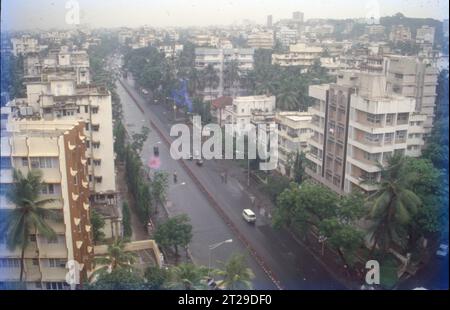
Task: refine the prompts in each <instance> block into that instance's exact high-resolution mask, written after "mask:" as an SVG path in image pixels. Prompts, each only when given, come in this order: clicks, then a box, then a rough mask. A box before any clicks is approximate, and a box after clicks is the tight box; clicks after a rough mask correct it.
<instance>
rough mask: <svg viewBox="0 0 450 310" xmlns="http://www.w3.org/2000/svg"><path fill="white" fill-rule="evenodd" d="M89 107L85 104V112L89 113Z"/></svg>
mask: <svg viewBox="0 0 450 310" xmlns="http://www.w3.org/2000/svg"><path fill="white" fill-rule="evenodd" d="M88 108H89V107H88V106H87V105H85V106H84V113H88ZM86 125H87V124H86ZM86 129H87V127H86Z"/></svg>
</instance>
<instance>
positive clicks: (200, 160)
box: [195, 159, 203, 166]
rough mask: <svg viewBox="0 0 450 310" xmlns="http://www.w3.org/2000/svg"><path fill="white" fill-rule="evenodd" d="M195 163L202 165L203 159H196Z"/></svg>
mask: <svg viewBox="0 0 450 310" xmlns="http://www.w3.org/2000/svg"><path fill="white" fill-rule="evenodd" d="M195 163H196V164H197V166H202V165H203V159H197V161H196V162H195Z"/></svg>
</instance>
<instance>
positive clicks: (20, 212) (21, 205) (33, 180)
mask: <svg viewBox="0 0 450 310" xmlns="http://www.w3.org/2000/svg"><path fill="white" fill-rule="evenodd" d="M13 180H14V183H13V186H12V188H11V190H10V191H8V192H7V198H8V200H9V201H11V202H12V203H13V204H15V206H16V207H15V209H13V210H12V211H11V212H10V214H9V215H8V219H7V225H6V226H7V227H6V237H7V246H8V248H9V249H10V250H14V249H16V248H17V247H20V248H21V255H20V281H21V282H22V280H23V271H24V257H25V249H26V247H27V245H28V242H29V239H30V238H29V235H30V233H32V232H34V233H35V234H36V233H39V234H42V235H43V236H44V237H46V238H48V239H50V240H51V239H54V238H55V237H56V233H55V232H54V230H53V229H52V228H51V227H50V225H49V224H48V223H47V222H46V220H47V219H58V216H57V214H56V213H55V212H54V211H52V210H49V209H45V208H44V207H43V206H44V205H45V204H47V203H50V202H54V201H55V199H50V198H45V199H41V198H40V197H39V196H40V192H41V188H42V173H41V171H40V170H31V171H29V172H28V174H27V176H26V177H24V176H23V174H22V172H21V171H20V170H14V172H13Z"/></svg>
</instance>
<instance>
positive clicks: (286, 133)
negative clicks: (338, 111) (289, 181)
mask: <svg viewBox="0 0 450 310" xmlns="http://www.w3.org/2000/svg"><path fill="white" fill-rule="evenodd" d="M311 118H312V115H311V113H309V112H278V113H276V116H275V122H276V123H277V125H278V170H279V171H280V173H281V174H283V175H286V174H289V175H290V173H291V172H290V167H289V165H291V164H292V163H289V160H288V159H289V158H291V159H292V156H293V155H294V154H297V152H299V153H301V152H306V151H307V150H308V140H309V139H310V138H311V135H312V130H311V128H310V122H311Z"/></svg>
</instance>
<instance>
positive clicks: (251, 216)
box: [242, 209, 256, 223]
mask: <svg viewBox="0 0 450 310" xmlns="http://www.w3.org/2000/svg"><path fill="white" fill-rule="evenodd" d="M242 217H243V218H244V220H246V221H247V222H248V223H254V222H255V221H256V215H255V213H254V212H253V211H252V210H250V209H244V210H243V211H242Z"/></svg>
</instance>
